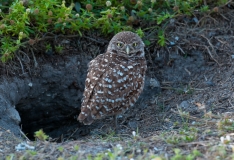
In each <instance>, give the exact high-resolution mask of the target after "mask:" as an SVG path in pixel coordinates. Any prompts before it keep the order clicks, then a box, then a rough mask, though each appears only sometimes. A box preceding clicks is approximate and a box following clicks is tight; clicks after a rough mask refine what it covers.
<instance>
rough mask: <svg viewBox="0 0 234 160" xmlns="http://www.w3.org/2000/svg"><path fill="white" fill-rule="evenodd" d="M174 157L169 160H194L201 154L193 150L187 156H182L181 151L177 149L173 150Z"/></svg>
mask: <svg viewBox="0 0 234 160" xmlns="http://www.w3.org/2000/svg"><path fill="white" fill-rule="evenodd" d="M174 152H175V155H174V156H173V157H171V160H194V159H195V158H196V157H198V156H199V155H201V153H200V152H199V151H198V150H196V149H195V150H193V151H192V153H190V154H188V155H183V154H182V153H181V150H180V149H178V148H175V149H174Z"/></svg>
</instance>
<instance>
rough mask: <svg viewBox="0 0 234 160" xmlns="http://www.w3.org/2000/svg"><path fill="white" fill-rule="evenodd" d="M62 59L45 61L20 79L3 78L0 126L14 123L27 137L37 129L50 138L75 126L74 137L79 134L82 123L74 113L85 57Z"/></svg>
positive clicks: (77, 102) (76, 56)
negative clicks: (51, 61)
mask: <svg viewBox="0 0 234 160" xmlns="http://www.w3.org/2000/svg"><path fill="white" fill-rule="evenodd" d="M63 58H65V59H66V61H64V60H59V61H58V62H57V63H56V65H54V64H52V63H45V64H43V65H41V66H40V69H37V70H33V71H32V70H31V71H32V72H34V73H33V74H34V75H33V76H32V73H31V75H30V76H29V75H26V74H25V75H24V77H23V78H22V77H20V78H19V77H14V78H8V77H7V78H5V80H4V78H3V80H2V81H1V82H2V83H1V84H0V103H2V104H0V113H1V119H0V126H4V125H5V126H4V127H5V128H6V129H10V130H12V129H13V128H14V127H16V126H17V125H18V126H20V128H21V130H22V131H23V132H24V133H25V135H26V136H27V137H28V138H29V139H31V140H35V138H34V132H35V131H38V130H40V129H43V131H44V132H45V133H46V134H48V135H49V136H50V137H52V138H59V137H61V136H62V137H63V138H65V137H66V134H70V135H71V133H73V132H72V131H73V130H75V129H76V130H77V128H78V130H77V132H76V136H77V134H80V133H81V134H82V130H83V128H82V127H84V126H83V125H81V124H80V123H79V122H78V121H77V116H78V114H79V112H80V105H81V99H82V94H83V90H84V82H85V78H86V74H87V63H88V61H89V60H87V58H86V59H85V58H81V55H74V56H68V57H63ZM2 124H4V125H2ZM11 124H14V126H13V127H12V125H11ZM84 128H85V127H84ZM14 130H15V131H16V132H17V131H19V128H15V129H14Z"/></svg>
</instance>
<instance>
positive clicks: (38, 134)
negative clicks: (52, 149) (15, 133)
mask: <svg viewBox="0 0 234 160" xmlns="http://www.w3.org/2000/svg"><path fill="white" fill-rule="evenodd" d="M34 137H35V138H36V139H39V140H41V141H46V140H47V139H48V138H49V136H48V135H46V134H45V133H44V132H43V130H42V129H40V130H39V131H36V132H35V135H34Z"/></svg>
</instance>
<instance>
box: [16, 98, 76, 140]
mask: <svg viewBox="0 0 234 160" xmlns="http://www.w3.org/2000/svg"><path fill="white" fill-rule="evenodd" d="M38 101H40V103H38ZM55 101H56V99H54V101H50V102H45V101H44V102H43V100H42V99H41V98H37V99H23V100H21V101H20V102H19V103H18V104H17V105H16V109H17V110H18V112H19V115H20V117H21V123H20V127H21V129H22V131H23V132H24V134H25V135H26V136H27V137H28V138H29V139H30V140H35V137H34V134H35V132H36V131H38V130H40V129H42V130H43V131H44V132H45V133H46V134H47V135H49V136H50V137H51V138H52V139H53V140H54V141H57V142H60V141H62V140H63V139H64V138H68V137H70V135H72V133H73V131H74V130H75V129H76V128H77V127H80V123H79V122H77V120H76V117H77V114H78V112H79V110H78V109H75V108H72V107H69V106H66V105H64V104H61V103H59V102H55Z"/></svg>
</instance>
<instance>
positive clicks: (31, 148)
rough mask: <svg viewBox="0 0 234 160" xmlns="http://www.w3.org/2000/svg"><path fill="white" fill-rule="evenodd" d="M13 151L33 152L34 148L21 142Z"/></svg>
mask: <svg viewBox="0 0 234 160" xmlns="http://www.w3.org/2000/svg"><path fill="white" fill-rule="evenodd" d="M15 149H16V151H23V150H26V149H29V150H34V149H35V147H34V146H30V145H28V144H27V143H26V142H21V143H20V144H18V145H17V146H15Z"/></svg>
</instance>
